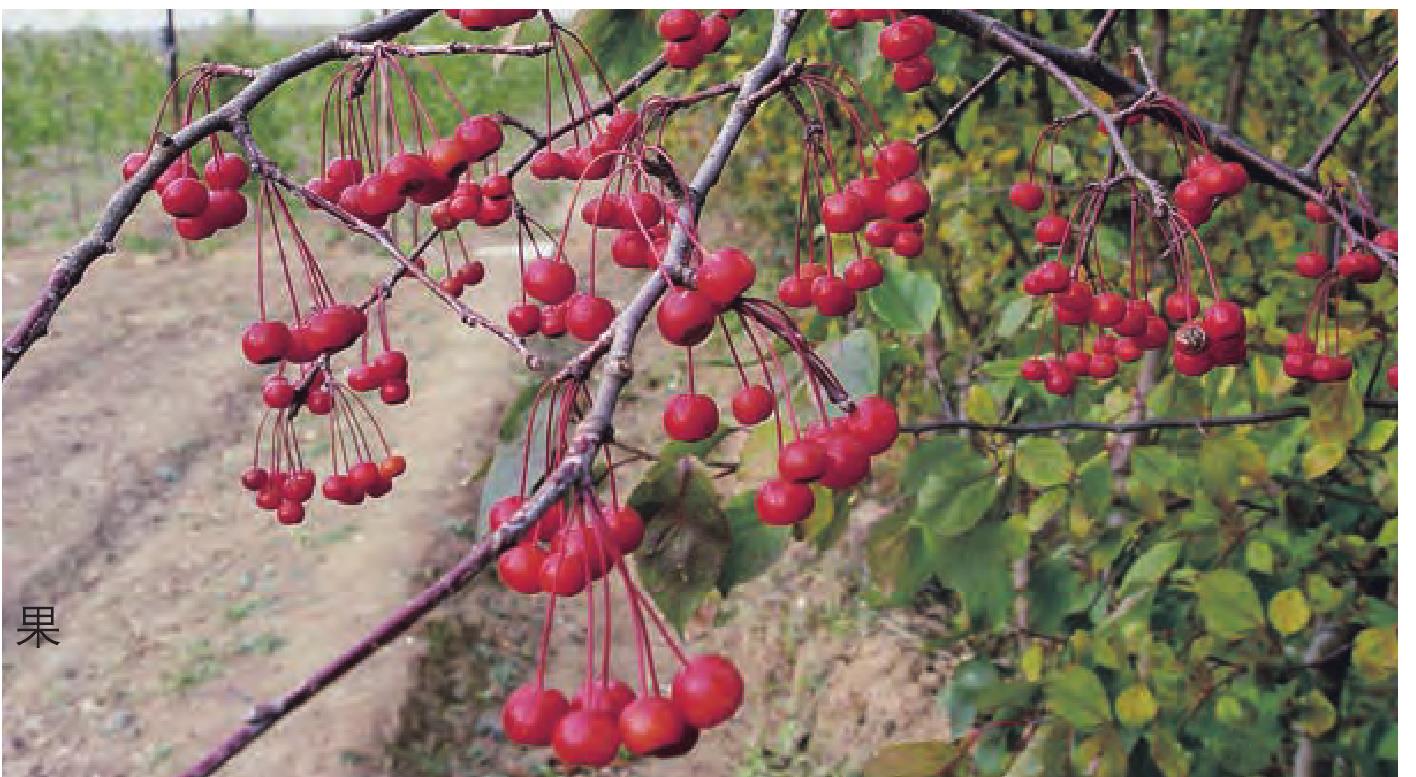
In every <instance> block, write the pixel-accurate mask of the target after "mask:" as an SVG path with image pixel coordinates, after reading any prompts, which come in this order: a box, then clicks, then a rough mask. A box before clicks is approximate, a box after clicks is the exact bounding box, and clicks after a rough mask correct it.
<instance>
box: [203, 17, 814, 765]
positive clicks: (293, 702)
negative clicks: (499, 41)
mask: <svg viewBox="0 0 1416 777" xmlns="http://www.w3.org/2000/svg"><path fill="white" fill-rule="evenodd" d="M799 20H800V12H797V11H782V12H779V14H778V17H777V21H776V24H774V25H773V30H772V40H771V43H770V45H769V47H768V50H767V53H766V54H765V55H764V57H763V59H762V60H761V61H760V62H759V63H758V64H757V65H756V66H755V67H754V68H753V69H752V70H751V71H749V72H748V73H747V75H746V76H744V78H743V80H742V88H741V89H740V90H739V91H738V97H737V99H736V100H735V101H734V102H733V107H732V110H731V112H730V113H729V115H728V118H727V120H726V121H725V122H724V124H723V127H722V129H721V130H720V131H719V132H718V136H717V138H716V139H715V140H714V141H713V145H712V146H711V147H710V148H709V150H708V152H707V154H706V156H705V157H704V159H703V163H702V164H701V165H700V166H699V168H698V172H697V174H696V175H695V176H694V178H693V181H692V182H691V183H690V185H689V195H690V196H689V199H688V201H686V202H685V203H683V206H682V207H681V208H680V212H679V226H676V227H675V228H674V232H673V236H672V237H671V238H670V243H669V248H668V251H667V252H666V256H665V260H664V264H665V265H667V266H673V267H681V266H682V265H683V264H684V263H685V262H686V261H687V260H688V257H689V250H688V249H689V240H688V235H687V232H686V231H685V228H684V226H683V225H685V224H693V223H696V221H697V215H698V211H699V209H700V208H701V207H702V203H703V199H704V197H706V196H707V194H708V191H709V190H710V189H712V188H713V186H714V185H715V184H716V183H717V181H718V177H719V176H720V175H721V173H722V170H723V167H724V165H726V164H727V161H728V158H729V156H730V155H731V154H732V150H733V148H734V147H735V146H736V144H737V141H738V139H739V138H740V137H741V136H742V132H743V129H744V128H745V127H746V125H747V122H748V120H749V119H750V118H751V117H752V115H753V114H754V113H756V111H757V108H758V106H760V105H761V104H762V103H763V102H764V101H765V100H766V99H767V98H769V97H771V96H772V95H773V94H775V93H776V92H777V91H778V90H780V89H781V88H783V87H784V85H785V82H784V81H776V80H774V77H775V76H777V75H778V74H779V73H781V72H782V70H784V69H785V68H786V66H787V60H786V49H787V43H788V42H789V41H790V40H791V37H792V34H793V33H794V32H795V31H796V26H797V23H798V21H799ZM660 66H662V65H660ZM667 288H668V283H667V281H666V280H665V278H664V275H663V274H660V273H654V274H653V275H651V276H650V277H649V278H648V280H646V281H645V282H644V285H643V286H641V287H640V289H639V292H638V293H637V294H636V295H635V297H634V299H633V300H632V301H631V302H630V303H629V305H627V306H626V307H625V309H624V312H622V313H620V315H619V316H618V317H617V318H616V319H615V322H614V324H613V326H612V327H611V328H610V330H609V331H610V332H612V333H613V335H612V338H611V342H610V345H609V349H608V352H607V353H606V355H605V358H604V377H603V378H602V380H601V382H600V385H599V386H598V389H597V392H596V395H595V399H594V401H593V403H592V404H591V406H590V409H589V411H588V413H587V415H586V417H585V419H584V420H583V421H582V422H581V423H580V425H579V426H578V427H577V428H576V431H575V435H574V438H573V439H572V441H571V443H570V445H569V446H568V450H567V451H566V455H565V457H564V458H563V459H562V460H561V462H560V464H558V465H557V466H556V469H555V470H554V471H553V472H552V473H551V474H550V475H549V476H548V477H547V478H546V479H545V480H544V481H543V482H542V484H541V486H540V487H539V488H538V489H537V490H536V492H535V493H534V494H532V495H531V497H530V498H529V499H527V500H526V502H525V504H523V505H522V507H521V509H520V510H518V511H517V513H516V515H514V516H513V517H512V518H511V519H510V520H508V521H507V522H506V523H505V524H503V525H502V526H500V527H498V528H497V530H496V531H494V532H491V533H489V534H487V535H486V536H484V537H483V538H482V539H481V540H479V541H478V542H477V543H476V544H475V545H474V546H473V547H472V549H471V550H470V551H469V552H468V553H467V555H465V556H463V558H462V559H461V560H459V561H458V562H457V564H456V565H454V566H453V567H452V569H450V570H448V572H447V573H446V574H444V575H443V576H442V577H441V578H439V579H438V580H437V582H435V583H433V585H431V586H429V587H428V588H427V589H425V590H424V591H423V592H421V593H419V594H418V595H417V596H415V597H413V598H412V599H410V600H409V601H408V602H406V603H405V604H404V605H403V606H402V607H400V608H399V609H398V610H397V611H396V612H394V613H393V614H392V615H391V616H389V618H388V619H386V620H385V621H384V622H383V623H381V624H379V626H378V627H376V628H375V629H374V630H373V631H372V632H370V633H369V634H368V635H367V636H365V637H364V638H362V639H360V640H359V642H358V643H356V644H355V645H354V646H353V647H351V648H349V649H348V650H347V651H345V652H344V653H343V654H341V655H340V656H338V657H337V658H335V659H334V660H333V661H332V662H330V663H329V664H327V665H325V666H324V667H323V668H321V669H319V670H318V671H316V672H315V673H314V674H313V675H311V676H310V677H309V678H308V679H306V680H305V681H304V682H302V683H300V684H299V685H298V686H296V687H295V688H294V689H292V690H291V691H289V692H288V693H286V694H285V695H284V696H281V697H280V698H279V699H277V700H275V701H274V702H271V703H269V704H262V705H259V706H257V707H256V708H255V709H254V710H252V712H251V714H250V716H248V718H247V720H246V723H245V724H244V725H242V726H241V727H240V728H238V729H237V730H236V731H235V732H233V733H232V734H231V735H230V736H228V737H227V738H226V740H224V741H223V742H221V743H220V744H219V745H217V746H216V748H215V749H213V750H212V751H211V752H210V753H208V754H207V755H206V756H205V757H203V758H202V759H201V760H200V761H198V762H197V763H196V764H195V765H193V766H192V767H191V768H189V769H187V770H186V771H185V772H183V773H182V777H205V775H209V774H212V773H213V772H215V771H216V770H217V769H219V768H220V767H221V766H222V765H223V764H225V763H226V762H227V761H229V760H231V759H232V758H233V757H235V756H236V754H237V753H239V752H241V751H242V750H244V749H245V748H246V747H247V746H248V745H250V744H251V743H252V742H253V741H255V740H256V739H257V738H258V737H260V736H261V735H262V734H264V733H265V732H266V731H268V730H269V729H270V728H271V726H273V725H274V724H275V723H276V722H277V721H279V720H280V719H282V718H284V717H285V716H286V715H289V714H290V713H291V712H293V711H294V710H296V709H298V708H299V707H300V706H301V705H303V704H304V703H305V702H307V701H309V700H310V699H311V698H312V697H314V696H315V694H317V693H319V692H320V691H321V690H323V689H324V688H326V687H328V686H329V685H330V684H331V683H333V682H335V681H336V680H338V679H339V678H340V677H343V676H344V675H345V674H347V673H348V672H349V671H350V670H352V669H353V668H354V667H356V666H358V665H359V664H360V663H362V662H363V661H364V659H366V658H368V657H369V656H371V655H373V654H374V653H375V652H376V651H377V650H378V649H379V648H381V647H383V646H384V645H386V644H388V643H389V642H391V641H393V640H394V639H397V638H398V637H399V636H400V635H401V634H403V633H404V632H406V631H407V630H408V629H409V628H411V627H412V626H413V625H414V624H415V623H417V622H418V620H419V619H420V618H422V617H423V616H424V615H426V614H427V613H429V612H430V611H432V610H433V608H435V607H437V606H438V604H440V603H442V602H443V601H445V600H446V599H447V598H448V597H450V596H452V595H453V594H454V593H456V592H457V591H459V590H461V589H462V588H463V587H464V586H466V585H467V584H468V583H469V582H470V581H471V580H472V578H473V577H475V576H476V575H477V574H478V573H479V572H481V571H482V570H483V569H485V568H486V567H487V566H488V565H490V564H491V563H492V562H493V561H495V559H496V558H497V557H498V556H500V555H501V554H502V553H504V552H505V551H507V550H509V549H510V548H511V547H512V546H513V545H515V544H516V542H517V541H518V540H519V539H520V538H521V536H522V535H523V534H525V533H526V532H527V531H528V530H529V529H530V528H531V526H532V525H533V524H534V523H535V522H536V520H537V519H538V518H539V517H540V516H541V515H542V514H543V513H544V512H545V511H546V510H547V509H549V508H550V506H551V505H553V504H555V503H556V502H558V501H559V500H560V499H561V498H562V497H563V496H564V495H565V493H566V492H567V491H568V490H569V489H571V488H572V487H575V486H578V485H583V484H587V483H588V482H589V479H590V478H591V474H592V473H591V467H590V465H591V462H593V461H594V459H595V456H596V454H597V452H598V451H599V449H600V446H601V445H603V444H604V443H605V442H606V441H608V440H610V439H611V438H612V437H613V431H612V429H613V427H612V425H611V420H612V417H613V414H614V409H615V406H616V405H617V404H618V401H619V394H620V392H621V390H622V389H623V388H624V386H625V384H626V383H627V382H628V381H629V379H630V377H631V376H632V374H633V369H632V367H631V362H630V357H631V354H632V352H633V350H634V343H635V341H636V339H637V338H638V335H639V331H640V329H641V328H642V327H643V326H644V322H645V321H646V320H647V319H648V317H649V312H650V310H652V309H653V307H654V305H655V304H656V303H657V302H658V301H659V298H660V297H661V296H663V294H664V292H665V291H666V290H667ZM596 347H597V346H596V345H593V344H592V345H591V346H590V347H588V348H587V349H586V350H587V351H593V350H595V349H596ZM587 369H588V367H587Z"/></svg>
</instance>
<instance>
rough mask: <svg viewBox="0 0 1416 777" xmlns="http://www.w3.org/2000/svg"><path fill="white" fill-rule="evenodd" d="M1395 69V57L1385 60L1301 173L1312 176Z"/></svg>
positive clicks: (1301, 169) (1319, 144)
mask: <svg viewBox="0 0 1416 777" xmlns="http://www.w3.org/2000/svg"><path fill="white" fill-rule="evenodd" d="M1395 69H1396V57H1392V58H1391V59H1389V60H1387V62H1386V64H1384V65H1382V67H1381V69H1380V70H1378V71H1377V74H1376V75H1374V76H1372V80H1371V81H1368V82H1367V88H1366V89H1363V90H1362V94H1361V95H1359V96H1358V97H1357V101H1356V102H1354V103H1352V105H1351V107H1349V108H1348V109H1347V113H1344V114H1343V115H1342V118H1341V119H1340V120H1338V122H1337V123H1336V124H1334V125H1333V127H1332V130H1331V131H1329V132H1328V134H1327V136H1326V137H1324V138H1323V139H1322V141H1321V142H1320V143H1318V147H1317V148H1315V149H1313V155H1312V156H1311V157H1309V158H1308V161H1307V163H1305V164H1304V165H1303V167H1302V168H1300V171H1301V172H1303V173H1306V174H1308V175H1312V174H1314V173H1316V172H1317V171H1318V166H1319V165H1321V164H1322V163H1323V160H1324V159H1327V157H1328V155H1329V154H1331V153H1332V150H1333V149H1334V148H1336V147H1337V142H1338V141H1339V140H1341V139H1342V135H1343V133H1345V132H1347V128H1348V127H1350V126H1352V121H1353V120H1354V119H1356V118H1357V114H1359V113H1361V112H1362V109H1363V108H1365V107H1367V103H1369V102H1371V101H1372V98H1373V97H1377V96H1379V92H1380V90H1381V87H1382V82H1383V81H1385V80H1386V77H1387V76H1388V75H1391V71H1393V70H1395Z"/></svg>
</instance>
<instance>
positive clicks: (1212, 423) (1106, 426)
mask: <svg viewBox="0 0 1416 777" xmlns="http://www.w3.org/2000/svg"><path fill="white" fill-rule="evenodd" d="M1363 404H1364V406H1365V407H1367V408H1370V409H1374V410H1396V400H1394V399H1369V400H1367V401H1366V402H1364V403H1363ZM1309 411H1310V408H1308V407H1307V406H1304V407H1286V408H1283V409H1281V410H1269V411H1266V412H1262V413H1246V414H1244V415H1224V416H1210V417H1207V418H1205V417H1196V418H1152V419H1150V420H1149V421H1120V422H1116V423H1109V422H1106V421H1080V420H1076V419H1068V420H1064V421H1044V422H1041V423H1031V424H1028V423H1024V424H981V423H977V422H974V421H967V420H961V419H957V418H942V419H938V420H934V421H916V422H914V423H909V424H901V426H900V431H902V432H908V433H910V434H924V433H926V432H942V431H951V430H958V429H966V430H968V431H972V432H987V433H989V434H1004V435H1010V436H1020V435H1028V434H1052V433H1053V432H1065V431H1084V432H1111V433H1113V434H1128V433H1134V432H1148V431H1154V430H1157V429H1210V428H1213V427H1218V426H1251V425H1253V424H1267V423H1274V422H1276V421H1287V420H1289V419H1293V418H1304V417H1306V416H1307V415H1308V413H1309Z"/></svg>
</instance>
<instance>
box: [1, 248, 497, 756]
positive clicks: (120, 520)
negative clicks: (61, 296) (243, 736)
mask: <svg viewBox="0 0 1416 777" xmlns="http://www.w3.org/2000/svg"><path fill="white" fill-rule="evenodd" d="M56 255H57V253H56V251H55V248H54V247H52V246H36V247H34V248H32V249H31V248H26V249H15V250H11V251H9V252H7V255H6V257H5V263H4V271H5V285H4V291H5V300H6V303H7V305H6V313H7V318H12V317H14V316H17V315H18V314H19V312H20V307H21V302H20V301H22V300H28V299H29V298H30V297H31V295H32V294H33V293H34V292H35V290H36V289H37V288H38V286H39V284H40V283H42V281H43V279H44V277H45V276H46V274H47V273H48V270H49V267H50V264H51V262H52V260H53V257H54V256H56ZM251 258H252V256H251V253H250V247H249V245H247V244H245V243H237V244H235V245H230V246H227V247H226V248H224V249H222V250H220V251H219V252H218V253H216V254H215V255H207V256H201V255H199V256H196V257H193V258H188V259H178V258H174V257H173V256H172V255H170V254H164V255H152V254H134V253H130V252H124V253H120V254H118V255H115V256H112V257H109V258H107V259H104V260H102V261H101V262H100V264H99V265H98V266H96V267H95V269H94V270H93V272H92V273H91V275H90V276H89V277H88V278H87V279H86V280H85V282H84V283H83V284H82V286H81V287H80V289H79V290H78V291H77V292H76V293H75V294H74V296H73V297H72V298H71V299H70V300H69V302H68V304H67V305H66V306H65V308H64V309H63V311H62V312H61V314H60V316H59V317H58V319H57V320H56V322H55V326H54V333H53V334H52V335H51V336H50V337H48V338H46V339H45V340H43V341H42V342H41V343H39V344H38V346H37V347H36V348H35V349H34V351H33V352H32V353H31V354H30V355H29V356H28V357H27V358H26V359H25V360H24V361H23V362H21V364H20V365H19V367H18V368H17V369H16V371H15V373H14V375H13V377H12V378H11V379H9V380H7V381H6V383H5V387H4V422H5V438H4V443H5V445H4V476H5V488H4V507H5V510H4V520H5V562H6V563H5V570H4V582H5V600H4V602H5V606H4V614H5V626H6V631H7V633H14V631H13V630H14V628H15V626H17V625H18V623H19V608H20V607H21V606H25V605H52V606H54V607H55V608H56V613H57V620H58V622H59V625H60V628H61V633H60V635H59V637H60V640H61V644H60V645H59V646H57V647H54V646H49V647H47V648H45V649H40V650H34V649H31V648H29V647H28V646H26V647H24V648H16V647H13V646H10V647H9V648H8V649H7V651H6V653H5V674H6V677H5V680H6V695H5V707H6V713H7V715H6V723H7V726H6V737H5V760H6V766H7V773H12V774H16V775H22V774H31V775H41V774H44V775H48V774H53V775H61V774H62V775H139V774H154V773H168V772H173V771H176V767H177V766H179V765H183V764H185V763H187V762H190V761H191V760H194V758H195V757H196V756H197V755H199V754H200V752H201V750H202V748H203V747H204V745H206V744H207V743H210V742H213V741H215V739H216V738H217V737H218V736H219V735H220V734H222V733H224V732H225V731H227V730H228V729H230V728H232V727H234V726H235V725H236V724H237V723H238V722H239V721H240V720H241V718H242V716H243V715H244V714H245V712H246V711H247V710H248V709H249V708H250V706H251V704H252V702H253V701H255V700H260V699H265V698H267V697H270V696H273V695H275V694H278V693H280V692H282V691H283V690H285V689H286V688H288V687H289V686H291V685H293V684H294V683H295V682H296V681H297V680H299V679H300V678H302V677H303V676H305V675H306V674H308V673H309V672H310V671H311V670H313V669H314V668H315V667H317V666H318V665H320V664H321V663H323V662H324V661H326V660H327V659H328V658H329V657H330V656H331V655H332V654H333V653H334V652H335V651H336V650H337V649H339V648H342V647H343V646H345V645H347V644H349V643H351V642H352V641H353V640H354V639H355V638H357V636H358V635H360V634H361V633H363V632H364V631H366V630H367V629H368V628H369V627H371V626H372V625H373V624H374V623H375V622H376V621H377V620H378V619H379V618H381V617H382V616H383V615H385V614H386V613H387V612H388V611H390V610H391V609H392V608H393V607H394V606H396V605H397V604H398V603H399V602H401V601H402V600H403V599H404V598H405V597H406V596H407V594H408V593H409V590H410V587H411V582H410V579H411V578H412V577H413V576H416V575H417V574H418V570H419V569H420V568H421V562H422V560H423V557H424V554H425V553H426V551H427V548H428V546H429V545H430V544H432V543H435V542H439V541H445V540H446V538H447V537H448V536H449V532H450V527H452V526H453V525H454V524H455V523H456V522H457V521H459V520H461V519H462V516H460V515H456V514H453V513H451V512H450V509H451V508H453V507H455V505H454V504H453V503H452V501H451V500H452V499H453V498H454V497H455V496H456V495H458V494H459V493H461V492H462V491H464V489H463V487H462V486H461V484H462V482H463V481H464V480H465V477H466V473H468V472H469V471H471V470H472V469H473V468H474V466H475V462H476V461H477V460H479V459H480V458H481V457H482V456H484V455H485V454H486V451H485V450H484V446H485V445H486V444H487V437H488V430H490V429H492V428H494V424H495V420H496V418H497V417H498V414H499V411H500V408H499V403H500V402H502V401H503V400H504V399H505V397H506V395H507V394H508V393H509V392H510V391H511V390H512V386H511V385H510V384H509V383H507V382H506V381H503V380H497V379H496V378H497V376H499V375H501V374H504V373H505V371H506V370H508V369H509V368H511V367H512V359H511V358H510V357H508V356H507V355H506V354H505V352H504V349H502V348H501V347H500V345H499V344H498V343H497V341H495V340H494V339H493V338H491V337H489V336H487V335H486V334H484V333H475V332H471V331H469V330H466V329H464V328H461V327H459V326H457V325H455V324H453V325H448V322H447V319H446V318H445V317H444V316H442V315H441V314H440V312H439V311H438V310H437V309H436V308H435V307H434V306H433V305H432V304H430V302H429V300H428V299H426V296H425V295H422V294H420V293H417V292H416V291H415V290H414V289H412V288H411V287H410V288H407V289H405V290H402V291H401V293H400V294H399V295H398V297H396V300H397V305H396V307H395V309H394V326H395V335H394V336H395V337H396V338H397V345H398V346H400V347H403V348H404V349H405V350H407V351H408V353H409V356H410V360H411V362H412V368H411V371H412V378H413V381H414V398H413V401H411V402H410V403H409V404H408V405H406V406H403V407H401V408H396V409H392V410H384V411H381V412H380V418H381V419H382V420H383V422H384V423H385V424H386V427H387V431H388V432H389V434H390V435H391V438H392V440H391V441H392V443H393V444H394V445H395V447H397V448H398V449H399V450H401V451H402V452H404V453H406V454H407V456H408V458H409V462H410V466H409V471H408V474H407V475H406V476H405V477H403V478H400V480H399V482H398V485H397V488H396V489H395V491H394V493H393V494H391V495H390V496H389V497H386V498H385V499H382V500H379V501H377V502H373V503H370V504H365V505H363V506H361V507H360V508H344V509H342V510H335V509H333V508H331V507H329V506H327V505H326V504H324V503H323V502H321V501H319V500H316V501H315V502H313V503H312V510H311V517H310V518H309V519H308V520H307V521H306V523H305V525H303V526H301V527H299V528H297V529H295V530H293V531H292V530H291V529H288V528H285V527H282V526H279V525H278V524H276V523H275V522H274V520H272V519H271V517H270V516H269V515H268V514H266V513H264V512H262V511H259V510H257V509H256V508H255V507H254V506H253V505H252V504H251V502H250V498H249V496H248V495H247V494H246V493H244V492H243V491H242V490H241V489H240V487H239V485H238V483H237V481H236V476H237V475H238V474H239V472H240V471H241V469H242V468H243V467H244V466H245V465H246V463H247V461H248V459H249V456H250V446H251V444H252V440H253V436H254V430H255V424H256V421H257V420H258V418H259V415H260V399H259V393H258V392H259V380H260V376H261V373H260V371H259V370H255V369H253V368H251V367H250V366H249V365H248V364H245V363H244V360H243V359H242V358H241V356H240V352H239V347H238V339H237V338H238V337H239V333H240V330H241V328H242V327H243V326H244V325H245V323H246V322H247V321H248V318H249V317H250V316H251V315H252V310H251V307H252V299H253V297H252V291H251V289H252V283H253V279H254V274H253V273H254V267H253V262H252V261H251ZM329 263H330V264H331V265H332V266H335V267H340V266H345V267H347V266H350V265H353V266H356V267H367V268H369V271H370V272H373V271H377V270H381V269H383V267H384V265H383V260H381V259H380V258H379V257H378V256H377V255H374V254H362V255H353V254H351V253H349V252H348V251H347V250H344V252H343V253H340V254H338V255H336V256H332V257H330V259H329ZM345 274H346V277H347V275H348V274H349V273H348V271H345ZM356 274H357V273H356ZM511 277H512V275H510V274H508V273H506V272H495V271H494V272H493V273H492V274H491V278H490V279H489V281H488V285H487V286H486V287H483V288H481V289H478V290H476V292H475V294H480V295H500V294H503V293H505V288H504V287H505V286H506V285H507V284H509V283H510V278H511ZM348 288H356V287H355V286H353V285H351V286H349V287H348ZM310 428H311V430H312V434H313V428H314V427H313V425H311V426H310ZM312 442H313V441H312ZM315 444H318V443H315ZM415 647H416V641H414V640H409V641H405V642H401V643H399V644H395V645H392V646H390V647H389V648H388V649H386V650H385V651H384V652H382V653H381V654H380V655H378V656H376V657H375V658H374V659H372V660H370V661H369V662H367V664H366V665H365V666H364V667H363V668H361V669H360V670H359V672H358V674H356V675H355V676H354V677H352V678H350V680H349V681H346V682H344V683H341V684H340V685H339V686H338V687H336V688H334V689H332V690H331V691H329V692H328V693H325V694H322V695H321V696H320V697H319V698H318V699H316V700H315V701H314V702H312V703H311V704H310V705H309V706H308V708H306V709H304V710H302V711H301V712H300V713H299V714H298V715H296V716H294V717H292V718H291V719H290V720H289V721H288V722H287V723H283V724H281V726H280V728H279V729H278V732H277V733H276V734H273V735H272V736H269V737H267V738H266V739H265V740H263V741H262V742H261V743H259V744H257V745H256V746H255V747H253V748H252V749H251V750H250V751H249V752H248V753H246V754H244V755H243V756H242V757H241V758H240V759H238V760H237V761H236V762H235V763H233V764H232V765H231V766H230V767H229V773H230V774H233V775H267V774H271V773H273V772H275V771H277V770H279V771H283V772H285V773H291V774H308V775H313V774H357V773H365V770H363V769H362V768H361V767H360V763H361V762H362V761H361V759H360V757H359V756H358V755H357V753H358V752H360V751H369V752H377V750H378V745H377V743H378V742H380V741H381V740H382V739H383V738H384V737H385V735H386V732H387V731H389V730H390V727H391V725H392V715H391V713H392V712H393V711H394V710H395V709H396V705H395V704H394V702H395V701H396V700H397V699H398V697H399V695H400V690H401V689H402V688H403V687H404V684H405V682H406V679H405V675H406V673H407V667H408V664H409V662H408V658H409V656H410V654H411V653H412V652H413V651H414V650H415ZM363 760H368V759H367V758H365V759H363ZM375 760H376V759H375Z"/></svg>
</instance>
